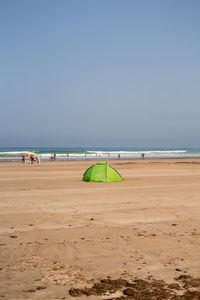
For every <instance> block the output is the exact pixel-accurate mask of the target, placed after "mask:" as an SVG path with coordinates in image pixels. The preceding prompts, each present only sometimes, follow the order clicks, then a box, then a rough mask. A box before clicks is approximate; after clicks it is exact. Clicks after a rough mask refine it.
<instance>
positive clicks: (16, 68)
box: [0, 0, 200, 147]
mask: <svg viewBox="0 0 200 300" xmlns="http://www.w3.org/2000/svg"><path fill="white" fill-rule="evenodd" d="M0 104H1V109H0V146H41V147H44V146H47V147H48V146H61V147H62V146H65V147H87V146H91V147H94V146H96V147H100V146H102V147H117V146H118V147H122V146H123V147H142V146H146V147H200V138H199V137H200V133H199V129H200V1H198V0H191V1H190V0H187V1H185V0H176V1H174V0H168V1H161V0H157V1H156V0H141V1H140V0H137V1H136V0H99V1H97V0H84V1H83V0H70V1H69V0H59V1H57V0H42V1H41V0H34V1H33V0H32V1H28V0H17V1H15V0H1V1H0Z"/></svg>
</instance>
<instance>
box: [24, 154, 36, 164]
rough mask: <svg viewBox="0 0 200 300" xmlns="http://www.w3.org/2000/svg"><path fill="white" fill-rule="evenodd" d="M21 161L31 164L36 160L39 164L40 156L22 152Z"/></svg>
mask: <svg viewBox="0 0 200 300" xmlns="http://www.w3.org/2000/svg"><path fill="white" fill-rule="evenodd" d="M22 162H24V163H29V164H33V163H34V162H36V163H38V164H40V158H39V156H35V155H30V156H27V155H25V154H22Z"/></svg>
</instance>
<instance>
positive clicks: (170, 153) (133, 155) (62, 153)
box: [0, 147, 200, 161]
mask: <svg viewBox="0 0 200 300" xmlns="http://www.w3.org/2000/svg"><path fill="white" fill-rule="evenodd" d="M27 152H34V153H36V155H37V156H38V157H40V159H41V161H48V160H50V159H51V155H52V153H56V159H57V160H111V159H141V155H142V153H143V154H144V158H145V159H161V158H200V149H197V148H195V149H194V148H191V149H185V148H180V149H178V148H176V149H174V148H37V147H32V148H31V147H30V148H23V147H22V148H0V161H21V159H22V154H23V153H27Z"/></svg>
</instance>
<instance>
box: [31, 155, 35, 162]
mask: <svg viewBox="0 0 200 300" xmlns="http://www.w3.org/2000/svg"><path fill="white" fill-rule="evenodd" d="M30 160H31V163H32V164H33V163H34V160H35V158H34V157H33V155H31V156H30Z"/></svg>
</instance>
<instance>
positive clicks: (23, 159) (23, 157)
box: [22, 154, 26, 162]
mask: <svg viewBox="0 0 200 300" xmlns="http://www.w3.org/2000/svg"><path fill="white" fill-rule="evenodd" d="M25 158H26V157H25V155H24V154H22V162H25Z"/></svg>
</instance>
